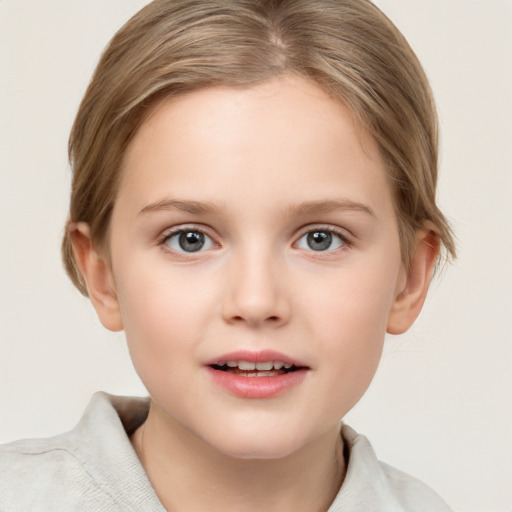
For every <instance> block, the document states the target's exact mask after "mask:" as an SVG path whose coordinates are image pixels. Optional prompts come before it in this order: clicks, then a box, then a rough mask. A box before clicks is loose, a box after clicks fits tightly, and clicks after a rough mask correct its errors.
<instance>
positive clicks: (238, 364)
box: [0, 0, 293, 372]
mask: <svg viewBox="0 0 512 512" xmlns="http://www.w3.org/2000/svg"><path fill="white" fill-rule="evenodd" d="M0 1H1V0H0ZM226 365H227V366H228V367H229V368H238V369H239V370H244V371H253V370H258V371H261V372H268V371H270V370H272V369H274V370H280V369H281V368H285V369H286V370H289V369H290V368H291V367H292V366H293V365H292V364H290V363H283V362H282V361H263V362H260V363H254V362H251V361H219V362H218V363H217V366H226Z"/></svg>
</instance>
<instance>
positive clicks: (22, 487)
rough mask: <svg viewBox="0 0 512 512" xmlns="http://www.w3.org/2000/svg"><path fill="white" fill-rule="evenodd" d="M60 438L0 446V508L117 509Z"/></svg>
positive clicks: (10, 510) (10, 511)
mask: <svg viewBox="0 0 512 512" xmlns="http://www.w3.org/2000/svg"><path fill="white" fill-rule="evenodd" d="M59 437H60V438H59ZM59 437H57V438H49V439H28V440H22V441H16V442H13V443H9V444H6V445H3V446H0V488H1V489H2V492H1V493H0V510H2V512H4V511H5V512H17V511H20V512H21V511H28V510H41V511H45V510H52V511H56V512H57V511H62V512H64V511H65V510H66V511H69V510H83V511H85V510H99V509H101V510H112V511H117V510H119V509H118V508H117V506H116V505H115V502H114V501H113V500H112V499H111V498H110V496H109V495H108V494H107V493H106V492H105V491H104V490H102V489H101V488H100V486H99V485H98V484H97V483H96V482H95V481H94V479H93V478H92V476H91V475H90V474H88V473H87V471H86V470H85V469H84V467H83V465H82V464H81V463H80V461H79V460H77V457H76V456H75V455H74V454H73V453H72V451H70V450H69V448H68V447H67V446H66V443H65V441H66V439H65V435H64V436H59ZM62 441H64V443H62Z"/></svg>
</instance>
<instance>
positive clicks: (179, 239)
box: [162, 229, 216, 253]
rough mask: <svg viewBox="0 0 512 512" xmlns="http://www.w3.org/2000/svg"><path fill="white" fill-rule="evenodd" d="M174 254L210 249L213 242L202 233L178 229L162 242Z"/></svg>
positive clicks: (213, 244) (213, 245)
mask: <svg viewBox="0 0 512 512" xmlns="http://www.w3.org/2000/svg"><path fill="white" fill-rule="evenodd" d="M162 243H163V244H164V245H166V246H167V247H169V248H170V249H172V250H173V251H175V252H188V253H193V252H199V251H202V250H207V249H212V248H213V247H215V245H216V244H215V242H214V241H213V240H212V239H211V238H210V237H209V236H208V235H206V234H205V233H203V232H202V231H198V230H194V229H180V230H179V231H175V232H174V233H171V234H170V235H168V236H167V237H166V238H165V239H164V240H163V242H162Z"/></svg>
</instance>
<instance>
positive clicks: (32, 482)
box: [0, 393, 163, 512]
mask: <svg viewBox="0 0 512 512" xmlns="http://www.w3.org/2000/svg"><path fill="white" fill-rule="evenodd" d="M148 407H149V402H148V400H147V399H143V398H137V397H116V396H113V395H108V394H106V393H96V394H95V395H94V397H93V398H92V400H91V402H90V404H89V406H88V407H87V409H86V411H85V413H84V414H83V416H82V419H81V420H80V421H79V423H78V424H77V426H76V427H75V428H74V429H73V430H71V431H70V432H67V433H65V434H61V435H58V436H55V437H50V438H47V439H27V440H21V441H15V442H12V443H8V444H5V445H3V446H0V489H1V492H0V511H1V512H28V511H36V512H49V511H52V512H69V511H71V510H72V511H77V512H90V511H92V510H101V511H102V512H121V511H123V512H127V511H137V510H163V509H162V507H161V505H160V504H159V502H158V500H157V498H156V495H155V494H154V491H153V489H152V488H151V485H150V483H149V480H148V479H147V477H146V475H145V472H144V469H143V467H142V465H141V464H140V461H139V460H138V458H137V455H136V454H135V451H134V450H133V448H132V446H131V443H130V440H129V435H130V433H131V432H133V431H134V429H136V428H137V427H138V425H140V424H141V423H142V422H143V421H144V419H145V417H146V415H147V410H148Z"/></svg>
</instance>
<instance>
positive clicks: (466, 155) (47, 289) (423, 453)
mask: <svg viewBox="0 0 512 512" xmlns="http://www.w3.org/2000/svg"><path fill="white" fill-rule="evenodd" d="M145 3H146V2H145V1H144V0H87V1H79V0H45V1H44V2H41V1H39V0H0V237H1V238H0V411H1V415H2V419H1V422H0V441H7V440H11V439H15V438H20V437H31V436H34V437H39V436H46V435H50V434H55V433H58V432H62V431H64V430H67V429H69V428H71V427H72V426H73V425H74V424H75V422H76V421H77V420H78V418H79V416H80V414H81V412H82V411H83V409H84V407H85V406H86V404H87V402H88V400H89V397H90V395H91V394H92V393H93V392H94V391H96V390H98V389H103V390H106V391H109V392H112V393H119V394H141V395H142V394H144V389H143V387H142V385H141V384H140V383H139V381H138V378H137V376H136V375H135V373H134V371H133V369H132V367H131V363H130V361H129V356H128V354H127V351H126V349H125V345H124V340H123V336H122V334H112V333H109V332H107V331H106V330H104V329H103V328H102V327H101V326H100V324H99V322H98V321H97V319H96V317H95V313H94V312H93V310H92V308H91V306H90V305H89V303H88V302H87V301H86V300H85V299H83V298H81V296H80V295H79V294H78V292H76V291H75V290H74V289H73V288H72V286H71V284H70V283H69V282H68V281H67V278H66V276H65V275H64V272H63V270H62V268H61V265H60V256H59V245H60V235H61V232H62V225H63V223H64V220H65V217H66V209H67V196H68V189H69V182H70V176H69V169H68V165H67V160H66V143H67V136H68V132H69V129H70V126H71V123H72V120H73V116H74V113H75V111H76V109H77V107H78V103H79V101H80V98H81V96H82V94H83V92H84V90H85V87H86V84H87V82H88V80H89V78H90V75H91V73H92V70H93V68H94V65H95V63H96V61H97V59H98V56H99V54H100V52H101V50H102V48H103V47H104V46H105V44H106V43H107V41H108V40H109V39H110V37H111V36H112V35H113V33H114V32H115V30H117V28H118V27H119V26H120V25H121V24H122V23H123V22H124V21H125V20H127V19H128V17H129V16H131V15H132V14H133V13H134V12H135V11H136V10H137V9H138V8H139V7H141V6H142V5H144V4H145ZM378 5H380V6H381V8H382V9H383V10H384V11H385V12H386V13H387V14H388V15H389V16H390V18H391V19H392V20H393V21H394V22H395V23H396V24H397V25H398V27H399V28H400V29H401V30H402V31H403V33H404V34H405V36H406V37H407V38H408V39H409V41H410V43H411V44H412V46H413V48H414V49H415V50H416V52H417V53H418V55H419V57H420V59H421V60H422V62H423V64H424V66H425V68H426V70H427V73H428V75H429V77H430V79H431V82H432V85H433V88H434V91H435V93H436V97H437V101H438V105H439V111H440V117H441V128H442V154H441V180H440V190H439V198H440V203H441V205H442V207H443V208H444V210H445V212H446V213H447V215H448V216H449V218H450V219H451V220H452V222H453V225H454V227H455V230H456V232H457V235H458V244H459V253H460V257H459V259H458V260H457V262H456V263H455V264H454V265H453V266H452V267H450V268H448V269H447V271H446V272H445V273H444V275H442V276H441V277H440V279H438V280H437V281H436V282H435V283H434V285H433V287H432V290H431V294H430V297H429V299H428V302H427V304H426V307H425V309H424V312H423V313H422V315H421V317H420V319H419V321H418V322H417V324H416V325H415V326H414V328H413V329H412V330H411V331H410V332H409V333H408V334H406V335H404V336H401V337H398V338H389V339H388V341H387V347H386V351H385V356H384V358H383V361H382V364H381V368H380V370H379V372H378V374H377V376H376V378H375V380H374V383H373V385H372V387H371V388H370V390H369V392H368V393H367V395H366V396H365V397H364V398H363V400H362V401H361V402H360V403H359V404H358V405H357V406H356V408H355V409H354V410H353V411H352V412H351V413H350V414H349V415H348V417H347V422H348V423H350V424H352V425H353V426H354V427H355V428H356V429H358V430H359V431H360V432H362V433H365V434H367V435H368V437H369V438H370V440H371V441H372V443H373V445H374V447H375V448H376V451H377V453H378V455H379V456H380V458H381V459H383V460H384V461H386V462H388V463H390V464H392V465H394V466H397V467H399V468H400V469H403V470H405V471H407V472H410V473H412V474H414V475H415V476H417V477H419V478H421V479H422V480H424V481H425V482H427V483H429V484H430V485H431V486H432V487H434V488H435V489H436V490H437V491H438V492H439V493H440V494H441V495H442V496H444V497H445V499H446V500H447V501H448V502H449V503H450V504H451V505H452V506H453V507H454V508H455V509H456V510H458V511H464V512H477V511H478V512H492V511H500V512H506V511H507V512H509V511H510V510H512V485H511V480H512V443H511V432H512V300H511V290H512V264H511V263H510V261H511V254H512V243H511V238H512V229H511V221H512V207H511V204H512V178H511V176H512V158H511V155H512V130H511V127H510V123H511V121H512V99H511V95H512V65H511V59H512V57H511V56H512V36H511V34H512V2H511V1H510V0H485V1H483V0H481V1H479V0H429V1H426V0H425V1H423V0H422V1H419V0H380V1H379V2H378Z"/></svg>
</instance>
